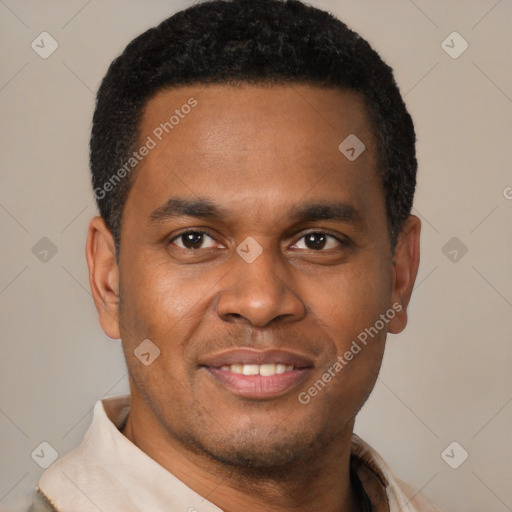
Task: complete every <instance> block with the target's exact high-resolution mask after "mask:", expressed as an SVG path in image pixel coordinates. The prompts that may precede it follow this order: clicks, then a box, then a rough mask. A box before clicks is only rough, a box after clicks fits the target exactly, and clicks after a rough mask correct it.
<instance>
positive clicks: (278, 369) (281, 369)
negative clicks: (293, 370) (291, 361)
mask: <svg viewBox="0 0 512 512" xmlns="http://www.w3.org/2000/svg"><path fill="white" fill-rule="evenodd" d="M285 371H286V365H285V364H276V373H277V374H281V373H284V372H285Z"/></svg>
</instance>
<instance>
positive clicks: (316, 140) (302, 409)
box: [101, 85, 418, 467]
mask: <svg viewBox="0 0 512 512" xmlns="http://www.w3.org/2000/svg"><path fill="white" fill-rule="evenodd" d="M187 104H188V105H190V106H191V107H190V108H183V107H182V106H183V105H187ZM176 109H178V110H179V111H180V115H179V116H178V117H179V121H178V122H177V123H176V119H174V120H173V126H172V128H169V126H168V125H167V126H166V127H167V130H168V133H167V132H166V131H165V130H164V129H163V128H162V125H161V123H165V122H166V121H169V118H170V116H171V115H172V114H174V113H175V111H176ZM140 128H141V129H140V138H139V141H140V142H141V145H142V144H144V143H146V142H147V141H149V139H148V137H149V138H151V139H152V141H153V142H154V143H155V145H154V146H153V144H152V143H149V145H150V146H153V147H152V148H151V149H150V150H149V151H148V152H147V154H146V156H144V157H143V158H141V162H140V163H139V166H138V168H137V175H136V177H135V181H134V183H133V185H132V188H131V190H130V193H129V195H128V198H127V201H126V204H125V209H124V211H123V218H122V232H121V249H120V265H119V269H118V268H117V267H116V266H115V265H113V267H112V275H113V274H115V273H116V272H118V274H117V276H116V277H115V278H112V282H115V283H117V284H114V285H113V288H116V289H117V290H116V292H115V294H114V295H117V294H118V295H119V303H117V302H116V301H112V304H111V305H110V306H108V305H107V306H105V308H104V310H103V316H102V317H101V320H102V325H103V327H104V329H105V331H106V332H107V334H109V335H111V336H112V337H117V336H120V337H121V338H122V342H123V348H124V352H125V356H126V361H127V366H128V369H129V375H130V384H131V390H132V401H134V403H137V401H139V403H141V404H142V403H143V404H144V405H145V407H146V409H145V410H146V412H147V414H150V415H152V417H153V419H154V421H155V424H158V426H159V427H160V428H161V431H162V432H165V434H166V435H167V436H170V438H171V439H173V440H174V441H176V442H178V443H179V444H180V445H181V446H183V447H185V448H186V449H189V450H192V451H196V452H201V453H205V454H207V455H208V456H209V457H213V458H214V459H216V460H218V461H222V462H224V463H227V464H230V465H236V466H241V465H249V466H252V467H271V466H282V465H286V464H288V463H290V462H292V461H294V460H298V459H300V458H301V457H307V456H308V455H311V454H312V453H314V452H315V451H318V450H320V449H322V448H325V447H327V446H329V444H330V443H331V442H332V441H333V440H335V439H336V438H338V437H340V436H343V435H346V434H347V432H351V429H352V426H353V421H354V418H355V415H356V414H357V412H358V411H359V409H360V408H361V406H362V404H363V403H364V401H365V400H366V398H367V397H368V395H369V393H370V391H371V390H372V388H373V386H374V384H375V381H376V378H377V374H378V371H379V368H380V365H381V360H382V355H383V351H384V345H385V338H386V334H387V332H388V331H391V332H398V331H399V330H401V329H402V328H403V326H404V322H405V320H404V311H405V305H406V302H407V300H408V296H409V294H410V288H411V287H412V284H411V282H410V281H411V274H412V281H414V276H415V269H414V268H413V269H412V271H411V267H414V266H415V265H416V267H417V261H416V263H414V262H413V263H412V264H411V262H410V261H409V260H410V259H411V258H410V257H409V258H408V257H407V254H409V255H410V254H411V253H412V252H411V251H412V250H411V247H413V245H414V244H415V243H417V237H416V238H414V236H416V235H417V234H418V233H417V231H416V232H415V235H414V236H413V238H414V240H413V242H411V243H408V242H407V241H406V242H405V243H399V245H398V248H397V251H398V255H395V257H396V258H397V259H395V260H393V255H392V254H391V251H390V242H389V237H388V229H387V221H386V213H385V200H384V194H383V191H382V188H381V184H380V181H379V178H378V175H377V167H376V165H377V163H376V156H375V155H376V148H375V143H374V139H373V137H372V133H371V129H370V125H369V121H368V118H367V115H366V111H365V108H364V103H363V101H362V99H361V98H360V97H359V96H358V95H357V94H355V93H353V92H348V91H341V90H334V89H322V88H319V87H314V86H307V85H294V86H293V87H292V86H272V87H255V86H249V85H245V86H243V87H239V88H235V87H230V86H223V85H217V86H208V87H204V86H201V87H192V86H190V87H189V86H187V87H181V88H177V89H172V90H165V91H162V92H160V93H159V94H158V95H157V96H155V97H154V98H153V99H151V100H150V101H149V102H148V104H147V108H146V109H145V112H144V117H143V120H142V122H141V127H140ZM350 134H354V135H356V136H357V138H358V139H360V141H362V142H363V143H364V145H365V147H366V149H365V150H364V151H363V152H362V153H361V154H360V155H359V156H358V157H357V158H356V159H355V160H349V159H348V158H347V157H346V156H345V155H344V154H343V153H342V152H341V151H340V149H339V148H338V146H339V145H340V143H341V142H342V141H343V140H344V139H345V138H346V137H347V136H349V135H350ZM348 154H349V155H350V156H352V155H351V153H350V151H349V153H348ZM106 236H108V235H106ZM109 247H112V244H111V243H110V244H109ZM402 247H405V249H402ZM401 253H404V254H405V255H406V256H404V258H402V257H401V256H400V254H401ZM413 259H414V258H413ZM402 260H403V261H407V263H406V264H404V265H403V266H404V268H405V267H407V269H408V270H407V271H403V272H402V271H401V270H397V261H398V262H399V263H398V264H400V261H402ZM405 274H407V276H405ZM107 281H108V279H107ZM399 304H400V306H399V307H398V305H399ZM393 305H395V307H393ZM118 306H119V307H118ZM109 308H110V310H111V311H110V313H111V314H108V315H106V313H105V311H106V310H108V309H109ZM400 309H401V311H399V310H400ZM390 310H394V311H393V315H391V314H390V312H389V311H390ZM384 317H385V319H384ZM381 325H384V327H381ZM372 328H373V330H372ZM376 331H377V332H376ZM365 332H366V340H365V341H366V343H364V344H363V342H362V341H361V340H362V339H363V338H364V337H365V336H364V334H362V333H365ZM368 332H371V333H372V335H371V336H370V335H368ZM147 339H149V340H151V343H152V344H154V345H155V346H156V347H158V349H159V350H160V355H159V356H158V357H157V358H156V359H155V360H154V361H153V362H152V363H151V364H149V365H145V364H142V363H141V361H140V360H139V359H138V358H137V357H135V355H134V351H135V349H136V348H137V347H138V346H139V344H140V343H141V342H142V341H143V340H147ZM354 342H356V345H357V346H359V348H360V350H359V351H357V349H356V348H355V346H354ZM151 346H152V345H151ZM351 349H352V350H351ZM348 352H351V353H352V357H351V358H350V356H348V354H347V353H348ZM336 362H338V365H336ZM339 365H342V368H340V366H339ZM326 375H330V378H329V377H328V376H327V377H326ZM319 380H320V381H322V383H323V384H321V383H320V384H319ZM315 383H316V384H315ZM315 390H316V391H315ZM141 408H142V406H141Z"/></svg>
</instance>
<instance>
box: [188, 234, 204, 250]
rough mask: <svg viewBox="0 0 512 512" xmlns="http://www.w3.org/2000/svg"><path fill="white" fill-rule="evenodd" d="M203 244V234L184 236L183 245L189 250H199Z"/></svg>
mask: <svg viewBox="0 0 512 512" xmlns="http://www.w3.org/2000/svg"><path fill="white" fill-rule="evenodd" d="M202 242H203V235H202V233H185V234H184V235H183V245H184V246H185V247H186V248H187V249H199V248H200V247H201V244H202Z"/></svg>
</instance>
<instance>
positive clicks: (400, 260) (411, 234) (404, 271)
mask: <svg viewBox="0 0 512 512" xmlns="http://www.w3.org/2000/svg"><path fill="white" fill-rule="evenodd" d="M420 231H421V221H420V219H419V218H418V217H416V216H415V215H410V216H409V217H408V218H407V220H406V221H405V223H404V226H403V228H402V231H401V232H400V235H399V237H398V241H397V244H396V247H395V253H394V256H393V290H392V294H391V304H390V306H391V307H392V308H393V309H394V310H395V311H396V315H395V317H394V318H393V319H392V320H390V322H389V325H388V327H389V329H388V331H389V332H391V333H393V334H398V333H399V332H402V331H403V330H404V329H405V326H406V325H407V306H408V305H409V300H410V298H411V293H412V289H413V286H414V282H415V281H416V275H417V273H418V266H419V264H420Z"/></svg>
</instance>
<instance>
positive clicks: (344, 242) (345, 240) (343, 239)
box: [293, 228, 350, 252]
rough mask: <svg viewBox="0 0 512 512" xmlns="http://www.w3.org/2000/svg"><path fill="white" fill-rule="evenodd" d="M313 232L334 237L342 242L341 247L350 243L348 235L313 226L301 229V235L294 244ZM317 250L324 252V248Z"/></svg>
mask: <svg viewBox="0 0 512 512" xmlns="http://www.w3.org/2000/svg"><path fill="white" fill-rule="evenodd" d="M313 233H321V234H323V235H327V236H330V237H331V238H334V239H335V240H336V241H337V242H338V243H339V244H340V246H341V247H348V246H349V245H350V239H349V238H348V237H346V236H345V235H342V234H341V233H336V234H335V233H333V232H332V231H329V230H326V229H321V228H311V229H309V230H307V231H301V232H300V235H301V236H300V237H298V238H296V240H295V242H293V245H295V244H296V243H297V242H298V241H299V240H301V239H302V238H304V237H305V236H307V235H311V234H313ZM311 250H313V249H311ZM315 252H322V250H317V251H315ZM323 252H325V251H323Z"/></svg>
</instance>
